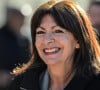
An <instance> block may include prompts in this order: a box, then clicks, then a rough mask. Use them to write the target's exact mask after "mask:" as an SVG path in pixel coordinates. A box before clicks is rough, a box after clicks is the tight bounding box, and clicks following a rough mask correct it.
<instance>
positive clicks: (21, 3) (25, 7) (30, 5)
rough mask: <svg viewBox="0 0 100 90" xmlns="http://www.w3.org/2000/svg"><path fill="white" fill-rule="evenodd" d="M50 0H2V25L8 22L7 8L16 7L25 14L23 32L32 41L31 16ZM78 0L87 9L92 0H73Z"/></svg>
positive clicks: (0, 12)
mask: <svg viewBox="0 0 100 90" xmlns="http://www.w3.org/2000/svg"><path fill="white" fill-rule="evenodd" d="M47 1H48V0H0V27H2V26H3V25H4V24H5V22H6V8H7V7H11V8H16V9H18V10H20V11H21V13H22V14H23V15H25V23H24V25H23V27H22V30H21V33H22V34H23V35H25V36H26V37H27V38H28V39H29V40H30V41H31V37H30V18H31V15H32V13H34V10H35V9H36V8H37V7H38V6H39V5H40V4H41V3H44V2H47ZM73 1H75V2H78V3H79V4H80V5H81V6H82V7H83V8H84V9H85V10H87V8H88V5H89V3H90V2H91V1H92V0H73Z"/></svg>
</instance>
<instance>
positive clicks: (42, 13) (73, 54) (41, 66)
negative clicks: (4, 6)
mask: <svg viewBox="0 0 100 90" xmlns="http://www.w3.org/2000/svg"><path fill="white" fill-rule="evenodd" d="M31 36H32V46H33V56H32V59H31V60H30V61H29V62H30V63H29V62H28V63H27V64H26V65H24V66H23V67H22V68H18V69H17V68H16V69H14V70H13V74H15V75H18V76H17V77H16V78H15V79H14V81H13V83H12V84H11V87H10V88H9V90H100V77H99V73H100V67H99V66H100V60H99V59H100V47H99V44H98V41H97V39H96V36H95V32H94V31H93V27H92V25H91V22H90V20H89V18H88V16H87V14H86V13H85V11H84V10H83V9H82V8H81V7H80V6H79V5H78V4H76V3H74V2H71V1H67V0H66V1H60V2H56V1H54V2H53V0H52V1H49V2H47V3H45V4H43V5H41V6H40V7H39V8H38V9H37V10H36V11H35V13H34V14H33V16H32V19H31ZM26 67H27V68H26Z"/></svg>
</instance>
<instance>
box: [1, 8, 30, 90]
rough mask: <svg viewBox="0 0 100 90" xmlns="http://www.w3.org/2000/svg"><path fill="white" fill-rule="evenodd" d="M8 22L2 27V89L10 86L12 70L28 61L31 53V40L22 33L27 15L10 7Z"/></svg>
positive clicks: (7, 14)
mask: <svg viewBox="0 0 100 90" xmlns="http://www.w3.org/2000/svg"><path fill="white" fill-rule="evenodd" d="M6 16H7V17H6V23H5V25H4V26H3V27H2V28H1V29H0V90H2V89H3V88H5V87H7V86H9V84H10V83H11V81H12V79H13V76H12V75H11V74H10V72H11V71H12V70H13V69H14V68H15V67H17V66H19V65H21V64H23V63H26V62H27V61H28V60H29V58H30V55H31V52H30V41H29V40H28V39H27V37H25V36H23V35H22V34H21V32H20V31H21V28H22V26H23V25H24V20H25V16H24V15H23V14H22V13H21V12H20V11H19V10H17V9H15V8H11V7H8V8H7V12H6Z"/></svg>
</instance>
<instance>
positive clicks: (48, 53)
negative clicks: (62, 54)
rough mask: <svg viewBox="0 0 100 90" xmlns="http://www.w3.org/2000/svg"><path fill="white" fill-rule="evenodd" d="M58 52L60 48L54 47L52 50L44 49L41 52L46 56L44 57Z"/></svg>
mask: <svg viewBox="0 0 100 90" xmlns="http://www.w3.org/2000/svg"><path fill="white" fill-rule="evenodd" d="M59 51H60V48H58V47H54V48H45V49H43V52H44V53H45V54H46V55H52V54H56V53H58V52H59Z"/></svg>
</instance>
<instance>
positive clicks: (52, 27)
mask: <svg viewBox="0 0 100 90" xmlns="http://www.w3.org/2000/svg"><path fill="white" fill-rule="evenodd" d="M57 26H58V25H55V26H51V27H50V28H51V29H54V28H55V27H57ZM39 28H41V29H42V30H46V28H44V27H42V26H39Z"/></svg>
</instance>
